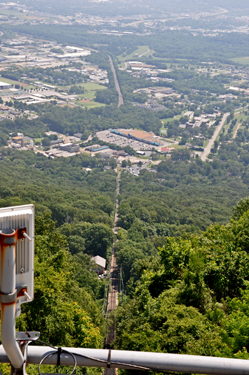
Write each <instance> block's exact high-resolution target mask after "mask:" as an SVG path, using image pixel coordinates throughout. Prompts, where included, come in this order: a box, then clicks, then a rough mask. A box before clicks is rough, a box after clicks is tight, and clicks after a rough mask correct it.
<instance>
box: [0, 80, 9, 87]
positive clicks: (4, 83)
mask: <svg viewBox="0 0 249 375" xmlns="http://www.w3.org/2000/svg"><path fill="white" fill-rule="evenodd" d="M0 86H11V84H10V83H6V82H2V81H0Z"/></svg>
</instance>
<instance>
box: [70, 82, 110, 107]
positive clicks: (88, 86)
mask: <svg viewBox="0 0 249 375" xmlns="http://www.w3.org/2000/svg"><path fill="white" fill-rule="evenodd" d="M81 86H83V87H84V89H85V90H86V92H85V93H84V94H81V95H79V97H80V98H81V100H83V99H86V98H87V99H88V100H90V102H84V103H82V102H80V103H78V102H77V104H80V105H83V106H84V107H88V108H93V107H103V106H104V104H102V103H97V102H92V101H93V99H94V98H95V95H96V91H97V90H106V87H105V86H103V85H99V84H98V83H92V82H88V83H84V84H83V85H81Z"/></svg>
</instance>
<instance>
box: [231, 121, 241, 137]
mask: <svg viewBox="0 0 249 375" xmlns="http://www.w3.org/2000/svg"><path fill="white" fill-rule="evenodd" d="M240 126H241V122H240V123H239V124H238V125H237V128H236V130H235V132H234V135H233V139H234V138H236V135H237V133H238V130H239V128H240Z"/></svg>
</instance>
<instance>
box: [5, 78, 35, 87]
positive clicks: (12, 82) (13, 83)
mask: <svg viewBox="0 0 249 375" xmlns="http://www.w3.org/2000/svg"><path fill="white" fill-rule="evenodd" d="M0 81H2V82H5V83H10V84H11V85H20V86H24V87H25V88H26V87H27V86H28V85H27V83H24V82H20V81H13V80H12V79H8V78H4V77H0Z"/></svg>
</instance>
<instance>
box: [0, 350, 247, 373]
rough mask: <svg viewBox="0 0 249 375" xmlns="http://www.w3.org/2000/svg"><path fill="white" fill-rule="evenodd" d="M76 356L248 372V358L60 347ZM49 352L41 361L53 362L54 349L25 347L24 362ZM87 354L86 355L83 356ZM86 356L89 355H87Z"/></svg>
mask: <svg viewBox="0 0 249 375" xmlns="http://www.w3.org/2000/svg"><path fill="white" fill-rule="evenodd" d="M62 349H65V350H67V351H68V352H71V353H73V354H74V355H75V356H76V359H77V364H78V366H86V367H105V368H106V367H109V368H123V369H130V370H140V369H141V368H143V369H151V370H153V371H159V372H162V371H173V372H185V373H186V372H188V373H195V374H217V375H249V361H247V360H243V359H231V358H217V357H201V356H193V355H181V354H164V353H146V352H130V351H122V350H111V351H109V350H106V349H82V348H62ZM49 353H51V354H52V353H53V354H54V355H52V356H50V357H49V358H47V359H46V360H45V361H44V364H50V365H57V360H58V352H57V351H56V350H53V349H50V348H49V349H47V348H46V347H44V346H29V347H28V357H27V362H28V363H29V364H39V363H40V361H41V359H42V358H43V357H44V356H46V355H47V354H49ZM87 357H88V358H87ZM89 357H90V358H89ZM0 362H1V363H8V362H9V361H8V357H7V356H6V354H5V352H4V349H3V347H2V346H0ZM60 364H61V365H62V366H72V365H74V362H73V359H72V357H71V356H70V355H69V354H67V353H63V352H62V353H61V355H60Z"/></svg>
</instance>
